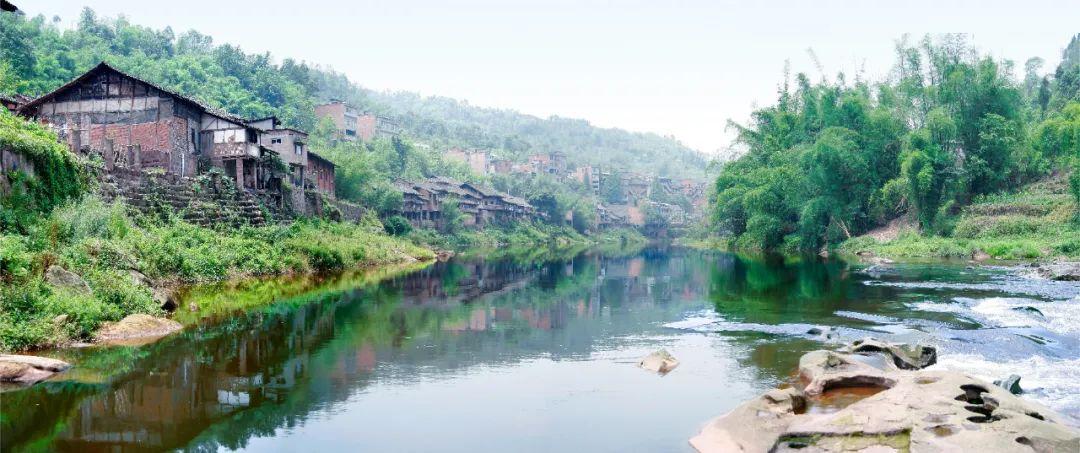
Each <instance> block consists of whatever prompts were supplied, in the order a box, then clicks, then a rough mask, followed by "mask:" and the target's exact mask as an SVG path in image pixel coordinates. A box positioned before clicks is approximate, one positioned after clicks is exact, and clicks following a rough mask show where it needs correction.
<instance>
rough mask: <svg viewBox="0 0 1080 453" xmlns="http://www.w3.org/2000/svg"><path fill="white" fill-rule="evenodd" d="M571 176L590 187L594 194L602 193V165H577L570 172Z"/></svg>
mask: <svg viewBox="0 0 1080 453" xmlns="http://www.w3.org/2000/svg"><path fill="white" fill-rule="evenodd" d="M570 178H571V179H573V180H575V181H577V182H580V183H581V184H583V185H585V187H588V188H589V190H591V191H592V193H593V195H599V194H600V167H594V166H591V165H586V166H582V167H577V168H575V169H574V171H572V172H571V173H570Z"/></svg>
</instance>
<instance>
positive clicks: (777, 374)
mask: <svg viewBox="0 0 1080 453" xmlns="http://www.w3.org/2000/svg"><path fill="white" fill-rule="evenodd" d="M1001 275H1005V273H1003V272H1002V273H994V272H991V273H990V274H982V275H971V274H970V273H969V272H967V271H965V270H963V268H956V267H942V268H934V267H912V268H902V267H901V268H898V269H895V270H894V271H893V273H890V274H887V275H876V276H875V275H870V274H868V273H865V272H859V271H858V270H857V269H854V268H852V267H851V266H849V265H848V264H846V263H843V262H841V261H837V260H832V261H820V260H805V259H784V258H776V257H770V258H746V257H739V256H736V255H731V254H708V253H699V252H692V251H687V250H682V249H671V248H666V247H653V248H648V249H646V250H644V251H642V252H641V253H637V254H632V255H630V256H607V255H604V254H601V253H585V254H581V255H578V256H575V257H572V258H563V259H554V260H548V261H534V260H523V259H517V260H514V259H495V260H487V259H483V258H475V257H474V258H468V259H461V260H452V261H450V262H447V263H436V264H434V265H431V266H428V267H425V268H422V269H419V270H415V271H411V272H409V273H406V274H403V275H393V274H379V275H377V276H374V277H372V276H371V275H363V276H359V277H357V276H342V277H338V278H332V279H323V280H318V279H304V280H302V281H299V282H297V281H284V280H283V281H271V282H258V283H251V284H244V285H219V286H215V287H209V288H203V289H200V290H196V291H193V292H192V293H191V294H190V295H189V297H190V298H191V299H192V301H193V302H195V303H196V304H198V305H200V306H201V307H202V308H203V310H201V311H200V312H198V313H195V314H185V315H184V316H191V317H192V318H191V319H190V321H192V322H193V325H192V326H191V327H189V328H188V329H186V330H185V331H183V332H182V333H181V334H179V335H176V336H174V337H170V338H168V339H166V340H164V341H161V342H159V343H155V344H151V345H147V346H143V347H138V348H135V347H115V348H105V349H86V350H79V351H67V352H65V354H67V355H68V358H70V359H72V360H73V361H74V362H76V363H77V364H78V366H77V367H76V368H75V369H73V370H72V371H70V372H68V373H65V374H63V375H61V376H60V377H59V378H58V379H56V380H53V381H48V382H45V383H43V384H40V385H37V386H34V387H31V388H29V389H26V390H20V391H15V392H8V393H4V394H3V398H2V401H0V404H2V409H3V410H2V412H3V418H2V422H0V429H2V432H0V435H2V439H3V444H4V445H3V449H4V450H64V451H158V450H163V449H190V450H217V449H222V448H227V449H244V448H247V449H253V450H260V449H276V450H311V449H318V448H349V447H353V448H357V449H372V450H377V451H387V450H390V451H401V450H412V451H423V450H432V449H435V450H461V451H466V450H468V451H472V450H478V449H479V450H519V451H520V450H534V451H550V450H584V449H605V450H612V449H615V450H624V451H625V450H633V449H645V450H672V449H678V448H686V445H685V439H686V438H688V437H689V436H690V435H691V434H692V433H693V432H694V431H695V430H696V429H697V428H698V426H699V424H700V423H701V422H702V421H704V420H706V419H708V418H709V417H711V416H714V415H716V414H719V413H722V412H724V411H726V410H728V409H730V408H731V407H733V406H734V405H735V404H738V402H740V401H741V400H743V399H745V398H748V397H750V396H751V395H753V394H756V393H757V392H760V391H762V390H764V389H766V388H770V387H773V386H776V385H778V384H781V383H783V382H784V381H785V380H787V379H788V378H789V377H790V375H791V373H792V371H793V370H794V368H795V365H796V362H797V360H798V357H799V356H800V355H801V354H802V353H804V352H805V351H808V350H812V349H817V348H820V347H821V346H822V343H821V339H820V338H814V337H812V336H808V335H806V330H807V328H808V327H813V326H818V325H828V326H838V327H839V330H838V331H837V332H839V334H841V335H842V336H844V337H850V338H854V337H858V336H862V335H867V334H871V333H873V334H879V335H914V334H920V335H925V336H927V338H930V339H931V340H932V341H945V343H944V346H946V349H945V350H946V351H949V348H950V347H954V345H956V344H961V343H959V342H949V341H952V340H947V341H946V340H941V339H952V338H961V339H964V340H965V341H967V343H963V344H968V345H979V344H985V343H986V342H987V341H990V340H988V338H991V337H990V336H991V335H1010V334H1008V333H1002V329H983V328H982V327H984V324H983V322H985V321H980V320H978V319H972V318H971V317H969V316H966V315H965V314H964V313H961V312H957V311H955V310H951V309H948V310H919V309H914V308H913V307H915V306H916V305H913V304H927V303H934V304H936V303H937V302H941V301H949V300H951V299H953V298H957V297H969V298H971V297H976V298H977V297H986V296H988V295H990V294H996V295H1000V294H999V293H1001V292H1007V289H1002V288H1001V287H993V286H992V285H991V286H990V287H987V286H985V285H989V284H990V283H992V282H997V281H999V280H995V279H999V277H1000V276H1001ZM1001 278H1003V277H1001ZM910 282H949V283H957V284H963V285H984V286H978V287H976V288H971V287H955V286H948V285H945V286H944V287H941V286H933V287H931V288H929V289H926V288H922V289H920V288H911V287H908V286H905V284H906V283H910ZM988 282H990V283H988ZM963 285H961V286H963ZM1055 291H1065V292H1067V288H1064V289H1063V288H1057V289H1055ZM1077 294H1080V289H1078V290H1077ZM270 298H273V299H276V301H275V303H273V304H270V305H266V306H264V307H262V308H259V309H255V310H248V311H243V312H235V311H229V310H225V309H223V308H219V307H224V306H226V304H223V303H222V301H226V300H228V301H232V302H237V301H239V302H240V305H242V306H253V305H254V304H255V303H256V302H260V301H265V300H267V299H270ZM249 301H250V303H249ZM934 307H938V305H934ZM1040 309H1042V310H1043V311H1044V312H1051V313H1053V312H1052V311H1051V310H1050V309H1049V308H1046V307H1043V308H1040ZM200 317H202V318H204V319H203V320H202V321H201V322H194V321H195V320H198V319H199V318H200ZM665 326H667V327H665ZM1044 330H1045V329H1044ZM1025 332H1026V331H1025ZM1039 333H1040V334H1041V335H1042V336H1043V338H1046V339H1048V340H1049V341H1051V342H1054V343H1053V344H1050V345H1049V346H1038V345H1035V344H1034V343H1032V342H1024V343H1026V345H1024V344H1022V345H1009V346H1004V347H1000V348H998V349H997V351H996V352H999V353H1001V355H1002V356H1003V357H1009V356H1010V355H1013V356H1018V357H1026V356H1028V355H1030V354H1031V353H1040V354H1045V351H1046V350H1052V349H1036V348H1053V347H1054V344H1056V345H1058V346H1059V347H1060V346H1061V345H1065V346H1068V345H1072V344H1074V343H1069V341H1072V340H1070V338H1069V337H1067V336H1065V337H1063V336H1062V335H1059V334H1055V333H1054V332H1052V331H1040V332H1039ZM980 342H982V343H980ZM1014 343H1015V342H1014ZM658 347H665V348H668V349H669V350H672V351H673V352H674V353H675V354H676V355H677V356H679V357H680V358H681V359H683V365H682V366H681V367H680V369H679V370H677V371H676V372H674V373H671V374H670V375H668V376H665V377H663V378H658V377H657V376H654V375H649V374H648V373H644V372H642V371H641V370H637V369H634V367H633V363H634V361H635V360H636V359H637V358H638V357H640V356H641V355H643V354H644V353H647V352H649V351H651V350H654V349H656V348H658ZM1025 354H1026V355H1025ZM1025 379H1027V376H1026V375H1025ZM418 429H420V430H423V431H424V432H425V433H427V434H426V435H425V436H417V435H416V432H415V431H416V430H418ZM522 439H527V440H528V442H525V443H524V444H523V442H522Z"/></svg>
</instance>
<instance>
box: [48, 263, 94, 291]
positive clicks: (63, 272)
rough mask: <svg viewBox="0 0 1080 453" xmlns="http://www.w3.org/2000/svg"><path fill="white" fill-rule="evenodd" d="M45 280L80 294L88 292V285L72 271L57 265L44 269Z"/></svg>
mask: <svg viewBox="0 0 1080 453" xmlns="http://www.w3.org/2000/svg"><path fill="white" fill-rule="evenodd" d="M45 281H46V282H48V283H49V284H50V285H53V286H55V287H57V288H64V289H68V290H71V291H74V292H77V293H80V294H90V285H89V284H87V283H86V280H83V279H82V277H79V276H78V275H77V274H75V273H74V272H71V271H69V270H67V269H64V268H62V267H60V266H57V265H55V264H54V265H52V266H49V268H48V269H46V270H45Z"/></svg>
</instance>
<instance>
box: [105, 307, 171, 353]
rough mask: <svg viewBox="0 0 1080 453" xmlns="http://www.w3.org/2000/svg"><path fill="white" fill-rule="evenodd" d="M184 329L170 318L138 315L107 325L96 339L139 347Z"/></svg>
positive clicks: (106, 342) (107, 342)
mask: <svg viewBox="0 0 1080 453" xmlns="http://www.w3.org/2000/svg"><path fill="white" fill-rule="evenodd" d="M183 328H184V326H183V325H181V324H180V323H178V322H176V321H173V320H171V319H168V318H158V317H155V316H150V315H145V314H140V313H137V314H133V315H128V316H127V317H125V318H124V319H121V320H120V321H117V322H114V323H108V324H106V325H105V326H103V327H102V328H101V330H98V333H97V335H96V336H95V338H96V339H97V341H98V342H99V343H105V344H122V345H139V344H145V343H150V342H153V341H157V340H158V339H160V338H162V337H164V336H166V335H169V334H172V333H173V332H177V331H179V330H181V329H183Z"/></svg>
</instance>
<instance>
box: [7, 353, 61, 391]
mask: <svg viewBox="0 0 1080 453" xmlns="http://www.w3.org/2000/svg"><path fill="white" fill-rule="evenodd" d="M68 368H71V364H69V363H67V362H64V361H63V360H56V359H50V358H48V357H38V356H33V355H12V354H0V382H14V383H18V384H33V383H36V382H39V381H42V380H45V379H48V378H49V377H51V376H52V375H54V374H56V373H59V372H61V371H64V370H67V369H68Z"/></svg>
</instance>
